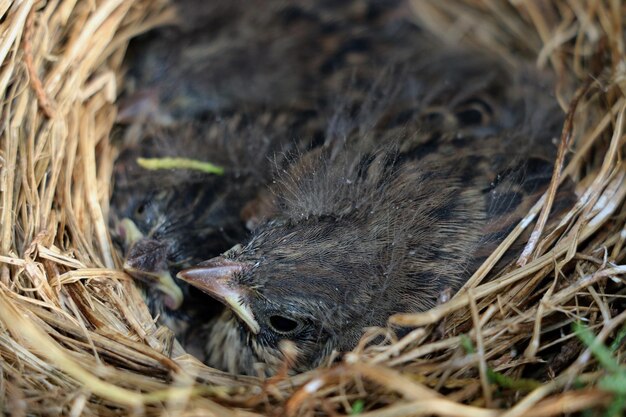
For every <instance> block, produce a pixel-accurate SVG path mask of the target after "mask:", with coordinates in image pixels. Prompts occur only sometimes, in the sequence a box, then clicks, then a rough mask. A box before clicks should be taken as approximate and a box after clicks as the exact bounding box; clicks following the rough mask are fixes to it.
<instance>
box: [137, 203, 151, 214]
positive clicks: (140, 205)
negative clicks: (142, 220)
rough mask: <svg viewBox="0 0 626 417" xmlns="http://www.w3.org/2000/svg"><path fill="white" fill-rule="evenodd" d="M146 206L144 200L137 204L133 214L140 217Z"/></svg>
mask: <svg viewBox="0 0 626 417" xmlns="http://www.w3.org/2000/svg"><path fill="white" fill-rule="evenodd" d="M147 207H148V203H147V202H145V201H144V202H142V203H141V204H139V205H138V206H137V208H136V209H135V216H137V217H142V216H143V215H144V214H145V213H146V209H147Z"/></svg>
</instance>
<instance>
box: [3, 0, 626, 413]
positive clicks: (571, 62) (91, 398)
mask: <svg viewBox="0 0 626 417" xmlns="http://www.w3.org/2000/svg"><path fill="white" fill-rule="evenodd" d="M413 5H414V11H415V12H416V13H415V15H416V16H417V18H418V19H420V20H421V21H422V23H423V24H424V25H425V26H426V27H428V28H429V29H431V30H432V31H433V32H435V33H437V34H439V35H440V36H442V37H444V38H445V39H448V40H450V41H452V42H459V41H463V42H468V43H472V44H474V45H479V46H481V47H483V48H487V49H490V50H492V51H493V52H495V53H497V54H499V55H500V56H502V58H503V59H509V57H510V56H512V54H523V55H525V56H527V57H529V58H530V59H534V60H536V62H537V65H538V66H542V67H551V68H552V69H553V70H554V72H555V73H556V75H557V78H558V80H559V83H558V86H557V92H556V93H557V97H558V99H559V101H560V103H561V105H562V107H563V109H564V112H566V113H567V119H566V122H565V126H564V128H563V136H562V137H561V138H560V140H561V144H560V146H561V151H562V152H561V153H560V159H559V160H558V161H557V167H558V168H559V169H560V170H557V171H556V172H555V175H554V178H553V182H552V186H551V188H550V189H549V191H548V192H547V193H546V196H545V197H544V198H543V199H542V200H541V201H540V203H538V204H537V205H536V207H534V208H533V210H532V211H531V212H530V213H529V214H528V217H527V218H526V219H525V220H524V221H522V222H521V224H520V225H519V226H518V227H517V228H516V229H515V230H514V231H513V232H512V234H511V236H510V237H509V238H508V239H507V240H506V241H505V242H504V243H503V244H502V245H501V246H500V248H498V250H497V251H496V252H494V253H493V255H492V256H491V257H490V258H489V259H488V261H487V262H486V263H485V264H484V265H483V267H481V268H480V270H478V271H477V272H476V273H475V274H474V276H473V277H472V278H471V280H470V281H469V282H468V284H467V285H466V287H465V288H464V290H462V291H461V292H460V293H459V294H457V295H456V296H455V297H454V298H453V299H452V300H451V301H449V302H447V303H445V304H442V305H440V306H438V307H437V308H435V309H433V310H431V311H428V312H425V313H421V314H413V315H401V316H396V317H393V318H392V321H393V322H394V323H396V324H401V325H410V326H415V330H413V331H411V332H410V333H409V334H408V336H406V337H405V338H403V339H401V340H394V339H393V338H392V339H390V340H389V342H388V343H387V344H386V345H384V346H368V347H367V348H365V347H363V346H365V345H366V344H365V341H366V340H367V339H368V337H369V338H371V337H374V336H375V335H376V331H371V332H369V333H368V334H367V335H366V336H365V337H364V340H363V343H362V344H361V346H360V347H357V348H356V349H355V351H354V352H352V353H350V354H348V355H346V356H345V358H344V359H343V361H341V362H340V363H338V364H336V365H335V366H334V367H332V368H327V369H318V370H314V371H311V372H309V373H306V374H301V375H297V376H293V377H288V376H286V374H282V375H278V376H276V377H274V378H272V379H269V380H265V381H261V380H257V379H255V378H249V377H246V378H242V377H234V376H229V375H226V374H223V373H220V372H217V371H215V370H211V369H209V368H207V367H205V366H203V365H202V364H200V363H199V362H198V361H196V360H195V359H193V358H192V357H190V356H188V355H185V353H184V352H183V351H182V350H181V349H180V348H178V347H176V346H175V347H174V354H173V355H172V357H168V356H166V355H164V354H163V352H165V351H167V349H168V343H169V342H168V340H169V339H168V334H167V331H166V330H165V329H161V328H158V326H156V325H155V324H154V321H153V319H152V318H151V317H150V315H149V313H148V311H147V309H146V307H145V306H144V304H143V302H142V300H141V296H140V295H139V293H138V291H137V290H136V289H135V288H134V286H133V283H132V282H131V281H130V279H129V277H128V276H127V275H125V274H124V273H122V272H120V268H119V267H120V262H119V255H118V254H116V253H115V252H114V250H113V249H112V246H111V240H110V237H109V233H108V230H107V221H106V219H107V213H108V198H109V195H110V192H111V189H110V188H111V183H110V178H111V172H112V167H113V161H114V158H115V154H116V150H115V148H114V147H112V145H111V143H110V140H109V136H110V132H111V129H112V127H113V125H114V121H115V115H116V97H117V95H118V93H119V86H120V85H121V84H122V81H123V76H124V72H123V68H122V59H123V57H124V54H125V50H126V47H127V45H128V42H129V40H130V39H131V38H132V37H134V36H136V35H138V34H140V33H143V32H145V31H147V30H149V29H150V28H153V27H155V26H158V25H161V24H164V23H166V22H168V21H170V20H171V19H172V18H174V16H173V14H172V12H171V10H170V9H169V8H168V5H167V4H166V2H162V1H151V0H134V1H125V0H102V1H100V0H92V1H76V0H54V1H41V2H39V1H35V0H21V1H17V0H16V1H10V0H3V1H0V34H1V35H0V91H2V95H3V100H2V102H1V103H0V109H1V110H0V111H1V118H0V121H1V122H0V137H1V149H2V153H1V155H0V158H1V159H0V164H1V169H2V171H1V177H0V181H1V182H0V192H1V193H2V194H1V195H2V201H1V209H0V216H1V225H2V228H1V233H2V237H1V238H0V245H1V248H2V249H1V253H0V270H1V276H0V356H1V358H2V360H1V363H0V408H2V409H3V410H4V411H5V413H6V414H10V415H16V416H19V415H27V414H29V415H44V414H45V415H57V414H58V415H80V414H85V415H105V416H106V415H126V414H134V415H156V414H159V415H217V416H234V415H253V414H254V415H256V414H269V415H319V414H329V415H333V414H334V415H344V414H350V413H354V414H356V413H361V414H362V415H368V416H408V415H412V416H416V415H446V416H452V415H454V416H457V415H458V416H485V417H487V416H507V417H512V416H521V415H525V416H552V415H560V414H562V413H570V412H577V411H580V410H593V411H592V415H595V414H593V413H594V412H595V413H596V414H602V413H605V414H606V415H620V414H621V413H622V412H623V409H624V407H625V404H626V388H625V387H626V368H625V366H624V355H625V354H626V348H625V342H624V338H625V336H626V311H625V309H624V306H625V305H626V302H625V297H626V285H624V283H625V281H624V280H625V279H626V265H625V260H626V245H625V244H624V243H625V241H626V206H625V205H624V200H625V198H626V163H625V162H624V161H623V160H622V159H623V151H624V142H625V137H626V136H625V128H626V125H625V123H624V117H625V113H626V97H625V95H626V61H625V58H624V56H625V51H624V47H625V46H624V43H625V37H624V33H625V29H626V10H625V7H624V5H623V4H622V3H621V2H620V1H619V0H605V1H595V0H562V1H561V0H555V1H553V2H538V1H532V0H527V1H525V0H520V1H512V2H505V1H491V0H449V1H445V2H439V1H437V0H415V2H414V3H413ZM566 154H570V155H569V156H568V157H567V158H565V157H564V156H565V155H566ZM564 161H565V162H564ZM560 172H562V173H561V175H559V173H560ZM566 175H567V176H569V177H571V178H572V179H573V180H574V181H575V183H576V185H577V191H578V195H579V199H578V202H577V204H576V205H575V206H574V207H572V208H571V210H570V211H569V212H568V213H565V214H564V215H563V217H562V218H561V219H557V221H558V220H560V226H559V227H558V228H557V229H556V230H555V231H554V232H551V233H550V234H548V233H546V232H544V230H543V225H544V224H546V220H547V219H546V213H548V212H549V207H550V206H551V204H552V203H553V198H552V197H553V196H554V195H555V191H556V188H557V187H558V185H559V182H560V181H561V180H562V179H563V178H564V177H565V176H566ZM535 218H536V219H538V220H537V221H536V222H535V223H531V219H535ZM524 228H534V231H533V233H532V234H531V235H530V236H531V237H530V239H529V241H528V245H527V247H526V250H525V252H524V254H523V255H522V257H521V258H520V259H519V260H518V262H517V265H516V266H512V267H511V268H509V269H507V270H506V271H505V272H504V273H503V274H501V276H499V277H496V278H495V279H492V280H489V281H486V280H484V279H483V278H484V277H485V276H486V274H487V273H488V272H489V269H490V267H491V266H492V265H494V264H495V262H496V261H497V259H498V258H499V256H500V255H501V254H502V253H503V252H504V251H505V250H506V249H507V247H508V246H509V245H510V244H511V243H512V241H513V240H514V239H515V238H516V237H517V236H518V235H520V234H521V232H522V231H523V229H524ZM620 410H622V411H620Z"/></svg>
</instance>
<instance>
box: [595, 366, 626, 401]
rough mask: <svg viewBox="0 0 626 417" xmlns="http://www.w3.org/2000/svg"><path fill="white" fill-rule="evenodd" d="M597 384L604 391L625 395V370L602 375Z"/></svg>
mask: <svg viewBox="0 0 626 417" xmlns="http://www.w3.org/2000/svg"><path fill="white" fill-rule="evenodd" d="M598 386H599V387H600V388H601V389H603V390H605V391H611V392H614V393H616V394H619V395H626V371H622V372H619V373H616V374H612V375H605V376H603V377H602V379H600V381H599V383H598Z"/></svg>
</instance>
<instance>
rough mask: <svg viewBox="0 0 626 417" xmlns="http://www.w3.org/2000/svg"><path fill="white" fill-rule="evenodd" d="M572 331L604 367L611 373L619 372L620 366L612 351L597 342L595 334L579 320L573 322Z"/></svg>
mask: <svg viewBox="0 0 626 417" xmlns="http://www.w3.org/2000/svg"><path fill="white" fill-rule="evenodd" d="M573 326H574V333H575V334H576V336H578V338H579V339H580V340H581V341H582V342H583V343H584V344H585V345H587V347H588V348H589V350H590V351H591V353H593V356H595V357H596V359H597V360H598V362H600V364H601V365H602V367H604V369H606V370H608V371H610V372H611V373H618V372H620V366H619V363H618V362H617V360H615V358H614V357H613V354H612V352H611V351H610V350H609V348H607V347H606V346H604V345H603V344H602V343H599V342H598V340H597V339H596V336H595V335H594V334H593V333H592V332H591V330H589V329H588V328H587V326H585V325H584V324H582V323H580V322H575V323H574V324H573Z"/></svg>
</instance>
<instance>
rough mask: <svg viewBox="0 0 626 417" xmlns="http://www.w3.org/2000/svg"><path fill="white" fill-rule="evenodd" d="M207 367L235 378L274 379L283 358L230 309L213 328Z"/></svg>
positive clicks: (207, 352) (206, 350) (208, 341)
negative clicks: (268, 377) (256, 335)
mask: <svg viewBox="0 0 626 417" xmlns="http://www.w3.org/2000/svg"><path fill="white" fill-rule="evenodd" d="M205 363H206V364H207V365H209V366H212V367H214V368H218V369H221V370H223V371H226V372H229V373H232V374H242V375H255V376H263V375H264V376H271V375H274V374H275V373H276V372H277V371H278V370H279V368H280V366H281V364H282V355H281V353H280V351H278V350H277V349H273V348H272V347H270V346H266V345H263V344H261V343H259V342H258V341H257V339H256V337H255V336H254V335H251V334H250V333H249V331H248V329H247V328H246V327H245V326H244V325H243V324H241V323H240V322H239V320H237V318H236V317H235V316H234V314H233V313H232V312H231V311H230V310H228V309H226V310H225V311H224V312H223V313H222V315H221V316H220V317H218V318H217V319H216V320H215V322H214V323H213V324H212V326H211V330H210V334H209V337H208V338H207V344H206V346H205Z"/></svg>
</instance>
